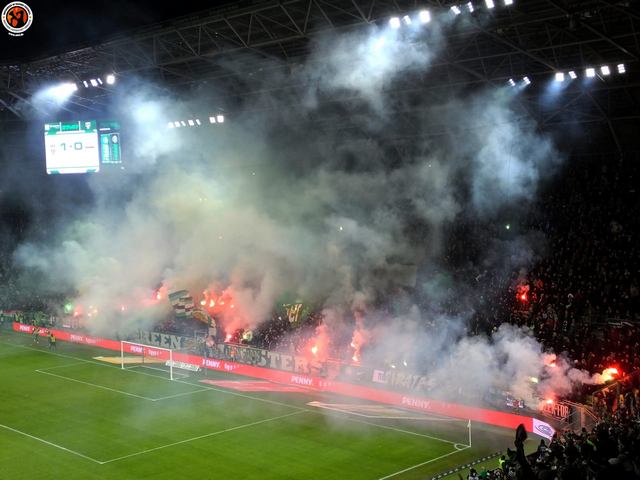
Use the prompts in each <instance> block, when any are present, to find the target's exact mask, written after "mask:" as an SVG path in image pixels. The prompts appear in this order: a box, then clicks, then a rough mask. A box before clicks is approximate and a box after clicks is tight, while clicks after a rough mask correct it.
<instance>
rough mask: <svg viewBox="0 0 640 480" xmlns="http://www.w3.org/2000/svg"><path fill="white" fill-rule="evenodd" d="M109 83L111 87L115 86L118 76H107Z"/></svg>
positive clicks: (111, 74)
mask: <svg viewBox="0 0 640 480" xmlns="http://www.w3.org/2000/svg"><path fill="white" fill-rule="evenodd" d="M107 83H108V84H109V85H113V84H114V83H116V76H115V75H114V74H113V73H110V74H109V75H107Z"/></svg>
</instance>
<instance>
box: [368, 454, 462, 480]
mask: <svg viewBox="0 0 640 480" xmlns="http://www.w3.org/2000/svg"><path fill="white" fill-rule="evenodd" d="M467 448H471V447H469V446H467V447H466V448H463V449H461V450H454V451H453V452H449V453H445V454H444V455H440V456H439V457H436V458H432V459H431V460H427V461H426V462H422V463H418V464H417V465H413V466H411V467H408V468H405V469H404V470H399V471H397V472H394V473H391V474H389V475H387V476H386V477H380V478H379V479H378V480H386V479H387V478H391V477H395V476H396V475H400V474H402V473H405V472H408V471H410V470H415V469H416V468H419V467H422V466H423V465H427V464H429V463H433V462H435V461H436V460H440V459H442V458H445V457H448V456H449V455H453V454H454V453H458V452H462V451H463V450H466V449H467Z"/></svg>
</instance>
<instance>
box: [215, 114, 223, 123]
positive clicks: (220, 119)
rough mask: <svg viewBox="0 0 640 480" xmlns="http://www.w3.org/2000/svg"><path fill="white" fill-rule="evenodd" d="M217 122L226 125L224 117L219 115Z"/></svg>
mask: <svg viewBox="0 0 640 480" xmlns="http://www.w3.org/2000/svg"><path fill="white" fill-rule="evenodd" d="M216 120H217V121H218V123H224V115H218V116H217V117H216Z"/></svg>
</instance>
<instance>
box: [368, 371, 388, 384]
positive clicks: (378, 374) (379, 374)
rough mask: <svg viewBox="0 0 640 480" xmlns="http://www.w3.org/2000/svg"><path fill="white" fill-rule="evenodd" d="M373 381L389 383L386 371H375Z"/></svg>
mask: <svg viewBox="0 0 640 480" xmlns="http://www.w3.org/2000/svg"><path fill="white" fill-rule="evenodd" d="M371 380H372V381H373V382H375V383H387V378H386V375H385V373H384V370H374V371H373V376H372V377H371Z"/></svg>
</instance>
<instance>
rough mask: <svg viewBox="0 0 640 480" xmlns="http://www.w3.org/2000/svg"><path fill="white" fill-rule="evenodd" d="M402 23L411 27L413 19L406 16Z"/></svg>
mask: <svg viewBox="0 0 640 480" xmlns="http://www.w3.org/2000/svg"><path fill="white" fill-rule="evenodd" d="M402 21H403V22H404V23H405V24H406V25H411V17H410V16H409V15H405V16H404V17H402Z"/></svg>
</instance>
